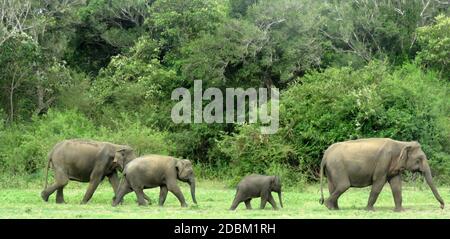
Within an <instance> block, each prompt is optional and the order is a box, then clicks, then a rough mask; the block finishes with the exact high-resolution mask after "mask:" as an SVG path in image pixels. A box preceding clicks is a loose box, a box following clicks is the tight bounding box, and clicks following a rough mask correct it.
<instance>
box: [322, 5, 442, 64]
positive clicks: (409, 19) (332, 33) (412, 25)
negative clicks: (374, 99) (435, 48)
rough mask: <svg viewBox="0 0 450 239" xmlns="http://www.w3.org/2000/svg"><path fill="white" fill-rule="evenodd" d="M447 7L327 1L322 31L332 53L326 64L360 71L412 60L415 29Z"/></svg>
mask: <svg viewBox="0 0 450 239" xmlns="http://www.w3.org/2000/svg"><path fill="white" fill-rule="evenodd" d="M447 7H448V6H447V5H446V3H444V2H440V1H421V0H409V1H402V0H394V1H384V0H375V1H369V0H362V1H340V0H333V1H329V4H325V8H324V12H326V14H325V16H326V18H328V21H327V23H326V24H325V25H323V27H322V28H323V33H324V35H325V36H327V37H328V38H329V39H330V40H331V42H332V45H331V48H332V49H333V52H334V53H333V55H332V56H331V58H332V59H330V60H331V62H327V64H331V65H337V66H346V65H353V66H356V67H361V66H363V65H364V64H365V63H367V62H369V61H371V60H373V59H384V58H387V59H389V61H390V62H391V63H393V64H396V65H401V64H402V63H403V62H405V61H408V60H411V59H414V56H415V53H416V52H417V50H418V46H417V41H416V38H417V36H416V33H415V29H416V28H417V27H420V26H424V25H427V24H430V22H431V21H432V19H433V17H434V16H437V15H438V14H439V13H442V12H445V11H446V9H447ZM342 57H345V58H347V59H342ZM355 57H356V58H355Z"/></svg>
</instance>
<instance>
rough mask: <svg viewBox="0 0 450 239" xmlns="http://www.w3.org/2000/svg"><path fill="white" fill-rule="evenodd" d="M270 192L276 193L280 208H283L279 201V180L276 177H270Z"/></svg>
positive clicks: (281, 202)
mask: <svg viewBox="0 0 450 239" xmlns="http://www.w3.org/2000/svg"><path fill="white" fill-rule="evenodd" d="M270 187H271V190H272V191H273V192H277V193H278V199H279V200H280V206H281V207H283V201H282V200H281V179H280V177H278V176H272V180H271V185H270Z"/></svg>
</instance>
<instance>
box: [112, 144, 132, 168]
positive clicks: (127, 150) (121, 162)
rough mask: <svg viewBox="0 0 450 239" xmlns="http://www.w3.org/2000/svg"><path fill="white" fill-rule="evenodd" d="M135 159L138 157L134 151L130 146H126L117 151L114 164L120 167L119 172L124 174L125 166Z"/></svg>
mask: <svg viewBox="0 0 450 239" xmlns="http://www.w3.org/2000/svg"><path fill="white" fill-rule="evenodd" d="M135 158H136V155H135V154H134V150H133V149H132V148H131V147H130V146H126V145H124V146H121V147H120V148H118V149H116V153H115V156H114V161H113V163H115V164H116V165H117V166H118V169H119V171H120V172H122V171H123V170H124V168H125V166H126V165H127V164H128V163H129V162H131V160H133V159H135Z"/></svg>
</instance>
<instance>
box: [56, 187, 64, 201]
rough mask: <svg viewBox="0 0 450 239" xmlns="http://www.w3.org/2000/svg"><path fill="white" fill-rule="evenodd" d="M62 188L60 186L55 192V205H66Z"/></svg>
mask: <svg viewBox="0 0 450 239" xmlns="http://www.w3.org/2000/svg"><path fill="white" fill-rule="evenodd" d="M64 186H65V185H64ZM64 186H61V187H60V188H58V189H57V190H56V203H66V201H64V192H63V190H64Z"/></svg>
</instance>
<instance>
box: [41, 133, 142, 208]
mask: <svg viewBox="0 0 450 239" xmlns="http://www.w3.org/2000/svg"><path fill="white" fill-rule="evenodd" d="M134 158H136V156H135V155H134V151H133V149H132V148H131V147H130V146H127V145H117V144H112V143H108V142H97V141H86V140H79V139H72V140H64V141H62V142H59V143H57V144H56V145H55V146H54V147H53V149H52V151H51V152H50V153H49V156H48V163H47V169H46V179H45V187H44V190H43V191H42V193H41V197H42V199H44V201H48V198H49V196H50V195H51V194H52V193H54V192H55V191H56V203H64V196H63V189H64V187H65V186H66V185H67V183H68V182H69V180H74V181H78V182H89V187H88V189H87V191H86V194H85V195H84V198H83V200H82V201H81V203H83V204H85V203H87V202H88V201H89V199H91V197H92V195H93V194H94V191H95V190H96V189H97V187H98V185H99V184H100V182H101V181H102V180H103V178H104V177H105V176H106V177H108V179H109V182H110V183H111V185H112V187H113V190H114V194H116V193H117V188H118V186H119V178H118V176H117V169H119V170H120V171H122V169H123V168H124V167H125V166H126V165H127V164H128V163H129V162H130V161H131V160H133V159H134ZM50 163H51V164H52V165H53V170H54V173H55V182H54V184H53V185H50V186H49V187H48V188H47V183H48V169H49V167H50Z"/></svg>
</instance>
